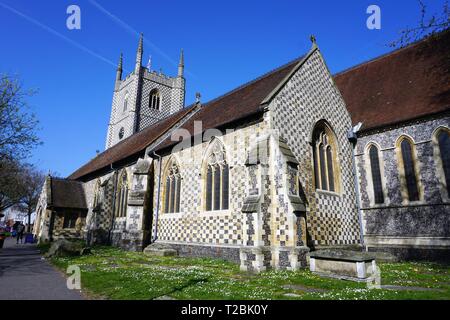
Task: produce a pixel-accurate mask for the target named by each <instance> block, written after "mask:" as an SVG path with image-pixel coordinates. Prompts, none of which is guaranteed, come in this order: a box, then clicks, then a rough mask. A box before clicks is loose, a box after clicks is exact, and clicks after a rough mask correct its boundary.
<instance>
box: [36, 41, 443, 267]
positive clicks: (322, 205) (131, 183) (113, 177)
mask: <svg viewBox="0 0 450 320" xmlns="http://www.w3.org/2000/svg"><path fill="white" fill-rule="evenodd" d="M139 55H142V52H141V51H139V49H138V58H137V60H138V63H137V67H136V70H135V71H134V72H132V73H131V74H130V75H128V76H127V77H125V79H122V76H121V67H119V68H118V74H117V77H116V85H115V90H114V94H113V103H112V110H111V120H110V123H109V126H108V134H107V150H106V151H105V152H106V153H108V154H112V153H113V152H115V150H118V148H119V147H120V148H124V147H123V146H124V145H125V146H126V144H127V143H129V144H131V143H133V142H128V141H136V140H133V139H134V138H133V137H134V136H135V134H136V133H138V132H141V131H143V130H145V129H146V128H151V127H152V126H154V125H155V124H160V123H162V122H163V121H168V120H167V119H169V120H170V119H172V118H173V117H176V116H177V114H179V112H180V110H187V109H183V107H184V95H185V93H184V92H185V89H184V87H185V79H184V77H183V68H184V57H183V55H182V57H181V58H180V66H179V70H178V75H177V76H176V77H168V76H165V75H163V74H161V73H159V74H158V73H156V72H153V71H150V70H148V69H146V68H142V67H139V66H140V62H139ZM119 71H120V72H119ZM273 79H276V80H273ZM263 84H264V85H263ZM267 87H270V88H269V89H267ZM261 88H263V89H261ZM155 89H157V90H158V93H159V95H160V98H161V100H160V101H161V104H160V109H159V110H155V109H150V108H148V105H149V104H150V101H149V99H150V95H151V92H154V90H155ZM252 90H254V92H252V94H254V96H257V94H258V92H259V91H257V90H266V91H264V93H263V94H260V95H261V97H259V96H258V99H259V100H257V103H256V105H257V108H255V109H254V110H253V111H252V112H248V115H247V116H246V117H243V118H242V117H239V112H240V111H239V110H237V107H236V108H235V109H226V110H234V113H235V114H233V116H231V115H228V114H227V113H226V112H228V111H223V113H225V114H227V116H229V117H234V119H233V121H229V122H228V123H225V124H223V125H218V126H215V127H206V128H204V129H214V130H215V131H214V132H212V131H211V130H207V131H206V132H204V134H203V135H199V136H195V137H194V138H193V139H192V141H191V140H190V143H189V144H187V145H186V144H183V147H180V146H181V145H179V144H173V143H168V141H169V140H170V139H171V136H172V134H175V133H179V130H181V131H182V130H186V128H189V124H190V123H191V122H192V121H193V120H196V122H197V124H199V123H200V125H206V126H208V124H209V123H214V119H216V117H217V119H221V118H220V117H221V116H222V115H219V114H217V111H209V110H210V109H211V105H210V104H214V103H219V104H220V103H222V101H228V100H227V99H229V101H232V102H233V103H237V102H236V101H239V100H240V99H243V97H244V92H245V97H246V99H249V98H248V93H247V91H250V92H251V91H252ZM240 95H242V96H240ZM254 99H257V98H254ZM125 100H127V107H126V109H124V102H125ZM245 101H246V103H247V104H248V103H250V102H249V101H248V100H245ZM252 102H253V101H252ZM223 103H225V102H223ZM244 103H245V102H244ZM246 107H247V105H246ZM190 108H192V109H190V111H189V112H186V114H185V115H184V116H182V117H180V119H178V120H177V121H175V122H174V123H175V124H173V123H172V124H171V125H168V126H167V128H166V130H165V131H162V132H160V133H158V136H157V137H155V138H154V139H153V140H149V143H147V144H146V145H144V148H143V149H142V150H140V151H139V152H138V153H136V154H135V155H134V156H131V155H130V156H129V160H127V161H123V162H122V163H120V162H117V164H114V165H113V164H111V165H110V166H109V168H108V167H105V168H104V169H102V170H97V171H93V172H91V173H89V174H85V175H82V176H79V177H76V179H75V180H77V183H81V184H82V188H83V193H84V197H85V199H86V208H85V210H86V214H85V215H84V216H81V215H80V217H83V219H84V220H82V221H81V224H78V225H79V226H80V225H82V227H81V230H79V234H78V235H77V234H74V233H71V232H70V230H64V228H63V227H62V220H58V221H57V223H56V225H57V229H58V230H59V231H57V232H54V233H53V235H57V236H59V237H64V236H67V237H70V236H72V237H74V236H79V237H84V238H85V239H88V241H89V242H91V243H109V244H112V245H116V246H120V247H123V248H126V249H129V250H136V251H142V250H143V249H145V247H146V246H148V245H150V244H151V243H156V244H159V245H167V246H170V247H172V248H174V249H176V250H177V251H178V253H179V254H180V255H186V256H211V257H219V258H224V259H227V260H230V261H234V262H236V263H239V264H240V267H241V269H242V270H248V271H257V272H259V271H263V270H267V269H271V268H275V269H288V270H295V269H298V268H302V267H305V266H306V265H307V254H308V252H309V251H310V250H317V249H321V248H326V247H352V248H362V246H363V245H365V246H367V248H368V250H386V251H391V252H392V253H394V254H397V255H399V256H401V257H403V258H409V257H415V258H417V257H418V256H419V258H420V257H427V258H432V257H436V256H438V257H444V256H445V255H446V254H447V255H448V248H449V246H450V243H449V230H450V219H449V218H448V214H449V212H450V208H449V197H448V193H447V190H446V185H445V172H444V169H443V167H442V163H443V162H442V160H441V158H440V157H441V156H438V155H437V154H438V153H437V152H436V150H437V148H439V147H438V145H437V142H436V132H438V130H448V132H450V130H449V127H450V116H449V115H448V114H447V113H438V114H434V115H433V116H430V117H426V118H424V119H422V120H416V121H410V122H404V123H402V124H394V125H391V126H388V127H384V128H381V129H377V130H371V131H365V132H363V133H362V134H360V135H359V137H358V140H357V144H356V146H355V149H353V148H354V145H353V143H352V141H350V140H349V136H348V133H349V131H351V130H352V128H353V126H354V123H353V121H352V117H351V114H350V113H349V111H348V108H347V106H346V103H345V101H344V97H343V95H342V94H341V92H340V90H339V89H338V87H337V85H336V83H335V81H334V78H333V76H332V75H331V73H330V72H329V70H328V67H327V65H326V63H325V61H324V58H323V56H322V53H321V51H320V50H319V48H318V47H317V45H316V44H315V43H313V46H312V48H311V50H310V51H309V52H308V53H307V54H306V55H305V56H303V57H301V58H299V59H297V60H296V61H294V62H293V63H291V64H288V65H286V66H283V67H281V68H280V69H277V70H275V71H273V72H271V73H269V74H267V75H265V76H262V77H261V78H258V79H256V80H255V81H253V82H250V83H248V84H246V85H244V86H242V87H240V88H238V89H236V90H234V91H232V92H230V93H228V94H226V95H224V96H222V97H219V98H217V99H216V100H215V101H213V102H211V103H208V104H205V105H204V106H203V105H202V103H201V102H197V103H196V104H195V105H194V106H193V107H190ZM229 108H232V107H229ZM240 108H242V106H241V107H240ZM224 110H225V109H224ZM242 110H244V109H242ZM230 112H231V111H230ZM242 112H244V111H242ZM245 112H247V111H245ZM236 114H237V115H236ZM171 117H172V118H171ZM222 122H223V121H222ZM216 123H218V124H220V121H219V120H217V121H216ZM319 127H320V128H322V127H323V128H326V129H324V130H325V132H326V139H327V140H328V141H326V142H325V143H328V144H329V145H331V146H332V147H333V148H334V150H333V151H330V153H329V154H328V151H327V154H326V156H327V157H328V156H329V158H327V162H326V163H327V164H326V165H327V166H328V167H327V168H328V169H326V168H325V167H320V165H316V166H315V163H316V164H317V161H318V160H317V158H316V157H320V156H321V155H320V154H319V155H315V154H314V151H313V150H316V149H315V148H316V132H317V130H318V128H319ZM121 129H123V131H124V133H123V136H122V137H119V133H120V131H121ZM200 133H202V131H200ZM191 134H192V132H191ZM449 134H450V133H449ZM402 136H407V137H408V138H409V139H411V141H413V144H414V152H415V157H416V159H417V164H416V166H417V170H418V172H419V185H420V190H421V200H420V201H419V202H414V203H408V202H405V199H404V194H405V190H404V189H405V185H404V183H403V182H402V181H403V180H402V177H401V172H400V171H399V153H398V140H399V139H400V138H401V137H402ZM130 137H131V138H130ZM127 138H128V139H127ZM130 139H131V140H130ZM331 140H332V142H331ZM184 142H186V141H184ZM116 144H118V145H117V146H116ZM372 144H375V145H376V146H377V147H378V148H379V150H380V167H381V174H382V183H383V190H384V192H385V199H386V202H385V203H383V204H381V205H380V204H375V203H374V201H373V190H372V189H373V188H372V187H371V185H372V180H371V179H372V178H371V167H370V164H369V158H368V146H370V145H372ZM327 150H328V149H327ZM330 150H331V149H330ZM100 157H101V155H100ZM211 159H214V161H216V162H217V163H220V166H221V168H222V167H224V166H225V167H227V168H228V176H227V177H228V178H227V179H228V180H226V181H227V182H228V183H226V189H227V190H228V192H227V194H228V202H227V206H225V207H223V206H222V208H221V209H218V210H207V204H206V203H207V190H206V189H207V185H208V181H207V180H208V165H209V164H210V161H211ZM93 161H94V162H95V161H96V160H95V159H94V160H93ZM315 161H316V162H315ZM88 165H89V164H88ZM318 166H319V167H320V170H323V172H325V171H326V172H327V174H328V176H327V178H328V177H329V176H330V175H333V179H334V180H333V183H334V187H333V188H332V190H331V191H330V190H325V189H326V188H319V187H318V184H319V182H318V181H317V177H315V171H317V170H319V169H318V168H319V167H318ZM330 167H331V169H330ZM173 168H176V173H177V175H178V176H177V177H179V178H180V179H179V180H177V181H180V182H179V184H178V183H177V188H178V189H179V190H178V189H176V190H177V192H178V194H179V205H178V210H173V211H174V213H168V212H165V211H166V210H167V209H166V208H167V206H166V203H167V201H170V199H169V197H172V196H173V197H176V195H175V196H174V195H172V194H171V195H170V196H169V195H168V192H167V190H168V189H167V188H169V187H168V186H167V183H166V181H167V180H168V178H170V177H172V176H170V175H171V174H172V173H171V172H173ZM355 170H356V171H355ZM355 174H356V177H355ZM355 178H357V179H355ZM170 179H171V178H170ZM170 179H169V180H170ZM221 179H222V180H221V183H223V179H224V178H223V175H222V178H221ZM170 181H171V180H170ZM329 181H330V180H329ZM355 181H357V187H358V188H356V185H355ZM328 183H329V184H331V182H328ZM215 187H217V184H215ZM221 188H222V189H220V190H222V191H220V190H219V189H218V190H219V191H216V190H215V189H214V192H222V193H223V192H224V191H223V188H225V187H224V186H223V184H222V187H221ZM371 188H372V189H371ZM44 189H45V188H44ZM124 190H126V191H124ZM174 190H175V189H174ZM358 192H359V194H358ZM122 195H124V196H122ZM48 197H49V193H48V192H46V191H45V190H43V192H42V195H41V198H40V202H39V205H38V211H39V212H42V214H40V215H38V216H39V218H38V221H37V223H36V226H35V230H34V231H35V233H36V234H37V235H38V236H39V237H40V238H41V240H43V241H44V240H49V239H50V237H49V236H48V230H49V229H50V228H52V227H54V225H55V223H53V225H52V224H51V223H50V222H49V221H50V220H49V219H50V218H49V217H51V216H52V212H53V211H55V210H58V209H57V208H54V209H52V208H50V206H48V205H47V203H48V202H49V201H48ZM223 197H224V196H223V195H222V198H221V199H222V200H223ZM358 200H360V203H361V208H360V209H358ZM175 202H176V201H175ZM123 204H125V210H124V212H123V213H122V214H118V207H119V206H121V205H123ZM52 210H53V211H52ZM62 216H64V214H62V215H61V214H60V215H59V217H62ZM436 250H437V251H436Z"/></svg>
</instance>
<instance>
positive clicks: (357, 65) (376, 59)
mask: <svg viewBox="0 0 450 320" xmlns="http://www.w3.org/2000/svg"><path fill="white" fill-rule="evenodd" d="M446 32H450V29H447V30H444V31H441V32H439V33H433V34H429V35H427V36H425V37H424V38H422V39H419V40H417V41H414V42H413V43H410V44H408V45H407V46H405V47H401V48H398V49H395V50H393V51H389V52H386V53H384V54H382V55H379V56H376V57H374V58H372V59H369V60H366V61H363V62H361V63H358V64H356V65H354V66H351V67H348V68H346V69H344V70H341V71H339V72H337V73H335V74H334V75H333V77H337V76H340V75H342V74H345V73H347V72H349V71H352V70H355V69H358V68H360V67H362V66H364V65H368V64H370V63H372V62H375V61H378V60H381V59H384V58H387V57H389V56H392V55H395V54H398V53H401V52H403V51H405V50H410V49H412V48H414V47H416V46H418V45H422V44H423V43H425V42H427V41H431V40H432V39H433V38H435V37H440V36H442V35H443V34H444V33H446Z"/></svg>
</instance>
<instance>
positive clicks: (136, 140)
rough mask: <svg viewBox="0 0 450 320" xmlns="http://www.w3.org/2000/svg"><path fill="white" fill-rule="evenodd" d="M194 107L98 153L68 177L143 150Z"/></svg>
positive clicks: (73, 177)
mask: <svg viewBox="0 0 450 320" xmlns="http://www.w3.org/2000/svg"><path fill="white" fill-rule="evenodd" d="M194 108H195V106H191V107H188V108H184V109H183V110H181V111H178V112H177V113H174V114H173V115H171V116H169V117H167V118H165V119H163V120H161V121H159V122H158V123H156V124H154V125H152V126H150V127H148V128H145V129H144V130H142V131H139V132H137V133H136V134H134V135H132V136H130V137H128V138H126V139H124V140H123V141H121V142H119V143H118V144H116V145H114V146H112V147H111V148H109V149H107V150H105V151H103V152H102V153H100V154H99V155H97V156H96V157H95V158H94V159H92V160H91V161H89V162H88V163H86V164H85V165H84V166H82V167H81V168H79V169H78V170H77V171H75V172H74V173H72V174H71V175H70V176H69V177H68V179H74V180H76V179H80V178H82V177H84V176H86V175H88V174H92V173H93V172H95V171H97V170H101V169H105V168H107V167H109V166H110V165H111V164H113V163H115V162H117V161H120V160H123V159H125V158H128V157H130V156H133V155H135V154H136V153H139V152H143V151H144V150H145V148H147V146H149V145H150V144H151V143H152V142H154V141H155V140H156V139H158V138H159V137H160V136H161V135H163V134H164V133H165V132H167V130H169V129H170V128H171V127H172V126H173V125H175V124H176V123H178V122H179V121H180V120H181V119H182V118H183V117H184V116H185V115H187V114H188V113H189V112H190V111H192V110H193V109H194Z"/></svg>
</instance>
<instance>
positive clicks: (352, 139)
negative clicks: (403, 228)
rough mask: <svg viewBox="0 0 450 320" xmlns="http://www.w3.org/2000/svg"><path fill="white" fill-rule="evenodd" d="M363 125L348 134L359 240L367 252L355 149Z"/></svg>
mask: <svg viewBox="0 0 450 320" xmlns="http://www.w3.org/2000/svg"><path fill="white" fill-rule="evenodd" d="M361 126H362V123H359V124H358V125H356V126H355V127H354V128H351V129H350V130H349V131H348V133H347V138H348V141H350V143H351V145H352V162H353V177H354V183H355V193H356V206H357V208H358V220H359V240H360V242H361V245H362V247H363V249H364V251H367V247H366V245H365V243H364V228H363V221H362V210H361V200H360V195H361V194H360V190H359V179H358V171H357V168H356V156H355V149H356V144H357V142H358V137H357V133H358V131H359V129H360V128H361Z"/></svg>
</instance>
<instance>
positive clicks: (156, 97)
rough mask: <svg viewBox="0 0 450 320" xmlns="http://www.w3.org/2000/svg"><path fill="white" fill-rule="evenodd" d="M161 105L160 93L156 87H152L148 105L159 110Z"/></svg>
mask: <svg viewBox="0 0 450 320" xmlns="http://www.w3.org/2000/svg"><path fill="white" fill-rule="evenodd" d="M160 106H161V95H160V94H159V90H158V89H153V90H152V91H151V92H150V96H149V107H150V109H154V110H159V108H160Z"/></svg>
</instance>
